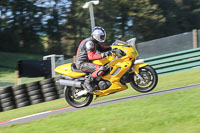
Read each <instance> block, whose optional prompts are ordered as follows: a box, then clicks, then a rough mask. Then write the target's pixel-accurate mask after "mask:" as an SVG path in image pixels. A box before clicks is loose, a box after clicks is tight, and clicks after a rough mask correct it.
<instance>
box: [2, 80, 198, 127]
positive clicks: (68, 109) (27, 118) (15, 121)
mask: <svg viewBox="0 0 200 133" xmlns="http://www.w3.org/2000/svg"><path fill="white" fill-rule="evenodd" d="M196 87H200V84H195V85H189V86H184V87H178V88H173V89H167V90H161V91H154V92H149V93H143V94H138V95H133V96H127V97H121V98H115V99H111V100H105V101H100V102H96V103H92V104H90V106H88V107H84V108H73V107H71V106H69V107H64V108H60V109H54V110H50V111H46V112H41V113H37V114H33V115H29V116H24V117H20V118H16V119H12V120H7V121H2V122H0V127H2V126H8V125H12V124H20V123H27V122H30V121H34V120H39V119H42V118H45V117H48V116H51V115H55V114H61V113H66V112H71V111H76V110H81V109H85V108H89V107H97V106H100V105H105V104H110V103H116V102H119V101H120V102H121V101H125V100H132V99H139V98H145V97H149V96H155V95H162V94H167V93H172V92H175V91H178V90H186V89H191V88H196Z"/></svg>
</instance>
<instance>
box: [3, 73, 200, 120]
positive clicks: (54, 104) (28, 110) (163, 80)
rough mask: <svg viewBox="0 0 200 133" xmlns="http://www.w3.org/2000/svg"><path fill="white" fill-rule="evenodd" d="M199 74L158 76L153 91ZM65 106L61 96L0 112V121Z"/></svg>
mask: <svg viewBox="0 0 200 133" xmlns="http://www.w3.org/2000/svg"><path fill="white" fill-rule="evenodd" d="M199 75H200V69H195V70H190V71H185V72H179V73H174V74H169V75H164V76H159V83H158V85H157V87H156V89H155V90H154V91H158V90H163V89H170V88H175V87H181V86H186V85H191V84H198V83H200V76H199ZM134 94H138V92H136V91H134V90H133V89H132V88H129V89H128V90H125V91H122V92H119V93H115V94H113V95H109V96H106V97H102V98H99V99H97V100H94V101H93V102H96V101H100V100H107V99H113V98H118V97H124V96H130V95H134ZM67 106H69V105H68V104H67V103H66V102H65V100H64V99H63V98H62V99H58V100H54V101H51V102H45V103H41V104H37V105H31V106H27V107H23V108H19V109H14V110H10V111H5V112H1V113H0V121H6V120H10V119H14V118H18V117H22V116H27V115H31V114H35V113H39V112H44V111H49V110H51V109H57V108H63V107H67ZM22 112H23V113H22Z"/></svg>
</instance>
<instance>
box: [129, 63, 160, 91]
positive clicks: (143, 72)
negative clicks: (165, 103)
mask: <svg viewBox="0 0 200 133" xmlns="http://www.w3.org/2000/svg"><path fill="white" fill-rule="evenodd" d="M139 75H140V76H141V77H142V78H143V79H144V80H141V79H140V78H139V77H138V76H136V75H135V74H134V75H133V77H132V79H131V82H130V84H131V86H132V87H133V88H134V89H135V90H136V91H139V92H143V93H145V92H149V91H152V90H153V89H154V88H155V87H156V85H157V83H158V75H157V73H156V71H155V70H154V69H153V68H152V67H151V66H145V67H142V68H140V70H139Z"/></svg>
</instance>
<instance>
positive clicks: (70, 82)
mask: <svg viewBox="0 0 200 133" xmlns="http://www.w3.org/2000/svg"><path fill="white" fill-rule="evenodd" d="M56 82H57V83H59V84H60V85H66V86H74V87H77V88H81V82H80V81H73V80H67V79H59V80H57V81H56Z"/></svg>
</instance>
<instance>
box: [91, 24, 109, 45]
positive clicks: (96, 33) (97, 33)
mask: <svg viewBox="0 0 200 133" xmlns="http://www.w3.org/2000/svg"><path fill="white" fill-rule="evenodd" d="M91 36H92V38H94V39H95V40H96V41H98V42H104V41H105V40H106V31H105V30H104V29H103V28H102V27H94V28H93V29H92V34H91Z"/></svg>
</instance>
